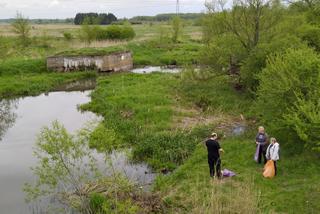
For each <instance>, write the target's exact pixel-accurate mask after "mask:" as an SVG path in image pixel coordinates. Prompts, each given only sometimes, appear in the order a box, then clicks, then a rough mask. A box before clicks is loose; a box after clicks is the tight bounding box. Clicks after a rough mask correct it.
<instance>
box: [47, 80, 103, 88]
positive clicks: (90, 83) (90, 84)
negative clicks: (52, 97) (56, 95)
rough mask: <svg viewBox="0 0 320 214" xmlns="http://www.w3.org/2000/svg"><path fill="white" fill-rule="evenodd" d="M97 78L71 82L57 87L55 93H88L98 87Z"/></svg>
mask: <svg viewBox="0 0 320 214" xmlns="http://www.w3.org/2000/svg"><path fill="white" fill-rule="evenodd" d="M96 84H97V82H96V78H90V79H83V80H78V81H74V82H69V83H65V84H62V85H60V86H58V87H56V88H55V89H54V90H53V91H86V90H93V89H94V88H95V87H96Z"/></svg>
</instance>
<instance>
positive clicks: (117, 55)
mask: <svg viewBox="0 0 320 214" xmlns="http://www.w3.org/2000/svg"><path fill="white" fill-rule="evenodd" d="M132 68H133V59H132V53H131V52H130V51H117V52H112V53H106V54H103V55H101V54H99V55H92V54H91V55H72V56H68V55H66V56H63V55H57V56H52V57H48V58H47V69H48V70H53V71H58V72H71V71H83V70H98V71H100V72H119V71H129V70H131V69H132Z"/></svg>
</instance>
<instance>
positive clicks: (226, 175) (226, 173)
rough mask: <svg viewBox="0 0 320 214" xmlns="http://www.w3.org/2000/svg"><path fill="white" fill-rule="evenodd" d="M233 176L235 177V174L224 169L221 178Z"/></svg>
mask: <svg viewBox="0 0 320 214" xmlns="http://www.w3.org/2000/svg"><path fill="white" fill-rule="evenodd" d="M235 175H236V173H234V172H232V171H231V170H228V169H224V170H223V171H222V176H223V177H233V176H235Z"/></svg>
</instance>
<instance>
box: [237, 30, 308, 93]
mask: <svg viewBox="0 0 320 214" xmlns="http://www.w3.org/2000/svg"><path fill="white" fill-rule="evenodd" d="M301 47H305V45H304V44H303V43H302V42H301V40H300V39H299V38H298V37H296V36H281V37H277V38H275V39H274V40H272V41H271V42H268V43H261V44H259V45H258V46H257V47H256V48H255V49H254V50H253V51H252V52H251V53H250V54H249V56H248V57H247V58H246V59H245V60H244V61H243V63H242V65H241V72H240V75H241V81H242V83H243V84H244V86H245V87H246V89H247V90H248V91H250V92H253V93H255V92H256V90H257V87H258V86H259V79H258V74H259V73H260V72H261V71H262V69H263V68H265V66H266V61H267V58H268V56H271V55H275V54H277V53H278V54H280V53H283V52H285V51H286V50H287V49H288V48H296V49H297V48H301Z"/></svg>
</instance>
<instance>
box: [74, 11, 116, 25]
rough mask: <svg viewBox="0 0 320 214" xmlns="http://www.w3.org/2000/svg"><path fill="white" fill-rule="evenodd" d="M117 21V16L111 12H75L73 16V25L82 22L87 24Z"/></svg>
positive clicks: (103, 23) (104, 23) (107, 23)
mask: <svg viewBox="0 0 320 214" xmlns="http://www.w3.org/2000/svg"><path fill="white" fill-rule="evenodd" d="M115 21H117V17H116V16H115V15H114V14H112V13H108V14H107V13H100V14H98V13H77V14H76V17H75V18H74V24H75V25H82V24H84V22H86V24H88V25H97V24H98V25H109V24H111V23H112V22H115Z"/></svg>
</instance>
